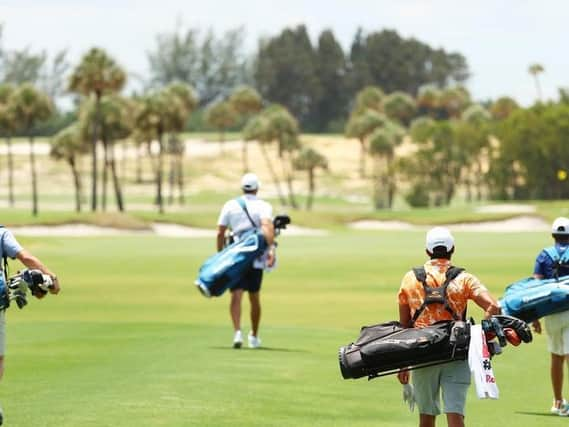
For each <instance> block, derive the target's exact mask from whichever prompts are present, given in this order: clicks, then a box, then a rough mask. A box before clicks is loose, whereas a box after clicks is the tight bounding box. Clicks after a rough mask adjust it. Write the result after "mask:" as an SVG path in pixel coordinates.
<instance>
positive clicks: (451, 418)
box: [447, 412, 464, 427]
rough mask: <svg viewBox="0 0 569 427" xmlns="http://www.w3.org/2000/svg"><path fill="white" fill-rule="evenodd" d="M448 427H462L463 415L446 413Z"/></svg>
mask: <svg viewBox="0 0 569 427" xmlns="http://www.w3.org/2000/svg"><path fill="white" fill-rule="evenodd" d="M447 424H448V427H464V415H462V414H457V413H455V412H449V413H447Z"/></svg>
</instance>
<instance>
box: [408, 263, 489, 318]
mask: <svg viewBox="0 0 569 427" xmlns="http://www.w3.org/2000/svg"><path fill="white" fill-rule="evenodd" d="M450 265H451V264H450V261H449V260H447V259H433V260H430V261H427V262H426V263H425V272H426V273H427V285H428V286H430V287H439V286H442V284H443V283H444V282H445V273H446V271H447V270H448V268H449V267H450ZM483 292H488V290H487V289H486V287H485V286H484V285H483V284H482V283H480V280H478V279H477V278H476V277H475V276H474V275H472V274H470V273H467V272H462V273H460V274H459V275H458V276H457V277H456V278H455V279H454V280H452V281H451V282H450V283H449V285H448V287H447V301H448V303H449V305H450V307H451V308H452V310H453V311H454V312H455V313H456V314H457V315H459V316H461V315H462V313H463V312H464V310H465V309H466V305H467V303H468V300H469V299H474V298H475V297H477V296H478V295H480V294H481V293H483ZM397 298H398V301H399V305H408V306H409V308H410V311H411V318H412V317H413V315H414V314H415V312H416V311H417V310H418V309H419V307H421V305H422V304H423V301H424V299H425V290H424V289H423V284H422V283H421V282H419V281H418V280H417V278H416V277H415V273H413V271H412V270H411V271H409V272H408V273H407V274H405V276H404V277H403V280H402V281H401V287H400V288H399V293H398V295H397ZM439 320H453V319H452V315H451V314H450V313H449V312H448V311H447V310H446V309H445V308H444V306H443V304H429V305H427V306H426V307H425V309H424V310H423V312H422V313H421V314H420V315H419V318H418V319H417V320H416V321H415V325H414V327H416V328H424V327H425V326H429V325H432V324H433V323H435V322H438V321H439Z"/></svg>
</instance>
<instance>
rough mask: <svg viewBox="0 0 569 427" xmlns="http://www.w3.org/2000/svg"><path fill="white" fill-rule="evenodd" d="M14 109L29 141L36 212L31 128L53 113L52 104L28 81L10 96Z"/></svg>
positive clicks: (36, 211)
mask: <svg viewBox="0 0 569 427" xmlns="http://www.w3.org/2000/svg"><path fill="white" fill-rule="evenodd" d="M10 102H11V103H12V105H13V109H14V118H15V120H16V122H18V123H21V124H22V127H23V128H24V129H25V132H26V133H27V134H28V137H29V141H30V170H31V178H32V214H33V215H34V216H37V214H38V188H37V172H36V157H35V149H34V137H33V134H32V129H33V127H34V125H35V124H36V123H38V122H40V121H42V120H46V119H48V118H49V117H50V116H51V115H52V114H53V104H52V103H51V100H50V99H49V97H48V96H47V95H46V94H45V93H43V92H41V91H39V90H37V89H36V88H35V87H34V86H33V85H31V84H30V83H24V84H23V85H21V86H19V87H18V88H17V89H16V90H15V91H14V93H13V94H12V95H11V97H10Z"/></svg>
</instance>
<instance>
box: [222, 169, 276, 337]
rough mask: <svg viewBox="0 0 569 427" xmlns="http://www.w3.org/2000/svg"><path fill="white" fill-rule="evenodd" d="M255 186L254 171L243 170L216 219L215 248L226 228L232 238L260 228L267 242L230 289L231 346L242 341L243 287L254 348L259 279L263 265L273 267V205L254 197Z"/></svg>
mask: <svg viewBox="0 0 569 427" xmlns="http://www.w3.org/2000/svg"><path fill="white" fill-rule="evenodd" d="M259 187H260V182H259V178H257V175H255V174H253V173H247V174H245V175H244V176H243V178H242V179H241V189H242V190H243V195H242V196H241V197H239V198H237V199H232V200H229V201H228V202H226V203H225V205H224V206H223V208H222V209H221V213H220V215H219V220H218V222H217V224H218V226H217V250H218V251H221V250H222V249H223V246H224V242H225V233H226V231H227V229H230V230H231V231H232V233H233V235H234V238H235V239H237V240H238V239H239V238H240V237H241V236H242V235H243V234H244V233H246V232H248V231H250V230H252V229H255V228H257V229H261V230H262V232H263V235H264V236H265V239H266V240H267V246H268V249H267V251H266V252H265V254H263V256H262V257H260V258H259V259H256V260H255V261H254V262H253V265H252V266H251V267H250V268H249V269H248V270H247V271H246V272H245V273H244V274H243V277H242V279H241V280H240V282H239V283H238V284H237V285H236V286H235V287H233V288H232V289H231V302H230V305H229V312H230V314H231V321H232V323H233V329H234V335H233V347H234V348H241V346H242V345H243V335H242V332H241V299H242V297H243V292H245V291H247V292H248V293H249V302H250V304H251V331H250V332H249V335H248V343H249V347H250V348H258V347H260V346H261V339H260V338H259V323H260V321H261V301H260V291H261V283H262V281H263V269H265V268H267V267H268V268H271V267H273V265H274V262H275V249H274V237H275V230H274V227H273V222H272V216H273V208H272V206H271V205H270V204H269V203H268V202H265V201H264V200H261V199H259V198H258V197H257V192H258V191H259Z"/></svg>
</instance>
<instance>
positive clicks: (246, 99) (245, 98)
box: [229, 86, 263, 173]
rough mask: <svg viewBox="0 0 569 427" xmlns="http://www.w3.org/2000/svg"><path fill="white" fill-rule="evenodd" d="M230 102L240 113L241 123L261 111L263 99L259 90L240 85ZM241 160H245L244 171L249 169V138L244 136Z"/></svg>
mask: <svg viewBox="0 0 569 427" xmlns="http://www.w3.org/2000/svg"><path fill="white" fill-rule="evenodd" d="M229 102H230V103H231V105H233V108H234V109H235V111H237V114H238V115H239V120H240V121H241V123H243V122H246V120H248V119H249V118H250V117H251V116H252V115H253V114H256V113H258V112H259V111H261V108H262V107H263V99H262V98H261V95H259V92H257V91H256V90H255V89H253V88H252V87H249V86H240V87H238V88H237V89H235V90H234V91H233V93H232V94H231V96H230V97H229ZM241 160H242V162H243V173H246V172H248V171H249V159H248V155H247V140H246V139H245V138H243V142H242V146H241Z"/></svg>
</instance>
